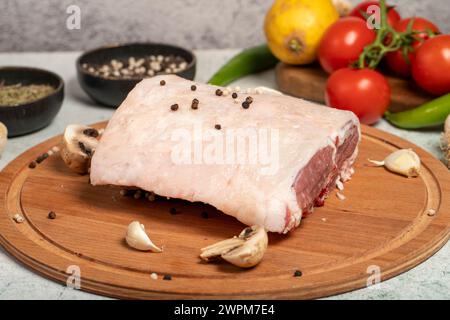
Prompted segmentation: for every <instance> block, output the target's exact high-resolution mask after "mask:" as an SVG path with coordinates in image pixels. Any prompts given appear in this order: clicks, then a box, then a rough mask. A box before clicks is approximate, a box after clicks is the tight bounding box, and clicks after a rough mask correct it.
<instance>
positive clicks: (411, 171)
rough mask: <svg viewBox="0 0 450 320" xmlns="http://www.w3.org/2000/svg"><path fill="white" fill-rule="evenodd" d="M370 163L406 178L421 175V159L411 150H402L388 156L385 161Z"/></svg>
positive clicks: (372, 161)
mask: <svg viewBox="0 0 450 320" xmlns="http://www.w3.org/2000/svg"><path fill="white" fill-rule="evenodd" d="M369 161H370V162H371V163H373V164H375V165H377V166H384V167H385V168H386V169H388V170H389V171H391V172H394V173H398V174H401V175H403V176H405V177H408V178H411V177H417V176H418V175H419V173H420V158H419V156H418V155H417V154H416V153H415V152H414V151H412V150H411V149H400V150H397V151H394V152H393V153H391V154H390V155H388V156H387V157H386V158H385V159H384V160H383V161H375V160H370V159H369Z"/></svg>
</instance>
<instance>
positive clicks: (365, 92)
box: [325, 68, 391, 124]
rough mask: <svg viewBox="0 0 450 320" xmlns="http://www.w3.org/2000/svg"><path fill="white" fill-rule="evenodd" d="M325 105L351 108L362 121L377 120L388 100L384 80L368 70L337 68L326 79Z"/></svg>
mask: <svg viewBox="0 0 450 320" xmlns="http://www.w3.org/2000/svg"><path fill="white" fill-rule="evenodd" d="M325 101H326V103H327V105H328V106H330V107H333V108H337V109H342V110H350V111H353V112H354V113H355V114H356V115H357V116H358V118H359V120H360V121H361V122H362V123H365V124H373V123H375V122H377V121H378V120H379V119H380V118H381V116H382V115H383V114H384V112H385V111H386V110H387V108H388V106H389V104H390V102H391V90H390V87H389V84H388V82H387V80H386V79H385V78H384V77H383V75H382V74H380V73H379V72H377V71H374V70H372V69H350V68H345V69H340V70H338V71H336V72H335V73H333V74H332V75H331V76H330V77H329V78H328V81H327V85H326V92H325Z"/></svg>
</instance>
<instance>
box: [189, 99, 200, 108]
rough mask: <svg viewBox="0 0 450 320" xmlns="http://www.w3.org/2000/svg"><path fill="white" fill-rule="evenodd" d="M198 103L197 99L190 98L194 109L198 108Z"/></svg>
mask: <svg viewBox="0 0 450 320" xmlns="http://www.w3.org/2000/svg"><path fill="white" fill-rule="evenodd" d="M198 104H199V101H198V99H194V100H192V104H191V108H192V109H194V110H197V109H198Z"/></svg>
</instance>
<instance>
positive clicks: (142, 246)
mask: <svg viewBox="0 0 450 320" xmlns="http://www.w3.org/2000/svg"><path fill="white" fill-rule="evenodd" d="M125 241H126V242H127V243H128V245H129V246H130V247H132V248H135V249H137V250H141V251H151V252H162V250H161V248H159V247H157V246H156V245H155V244H154V243H153V242H152V241H151V240H150V238H149V237H148V235H147V233H146V232H145V227H144V225H143V224H141V223H140V222H139V221H133V222H132V223H130V225H129V226H128V230H127V234H126V236H125Z"/></svg>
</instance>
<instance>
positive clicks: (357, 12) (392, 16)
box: [349, 1, 401, 26]
mask: <svg viewBox="0 0 450 320" xmlns="http://www.w3.org/2000/svg"><path fill="white" fill-rule="evenodd" d="M379 4H380V2H379V1H363V2H361V3H360V4H358V5H357V6H356V7H354V8H353V10H352V11H350V13H349V16H351V17H356V18H361V19H364V20H366V18H365V17H364V15H363V14H362V13H367V8H369V7H370V6H372V5H377V6H379ZM387 7H388V11H387V22H388V24H390V25H391V26H395V24H396V23H397V22H398V21H399V20H400V19H401V17H400V14H399V13H398V12H397V10H395V9H394V8H395V7H394V6H389V5H388V6H387Z"/></svg>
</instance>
